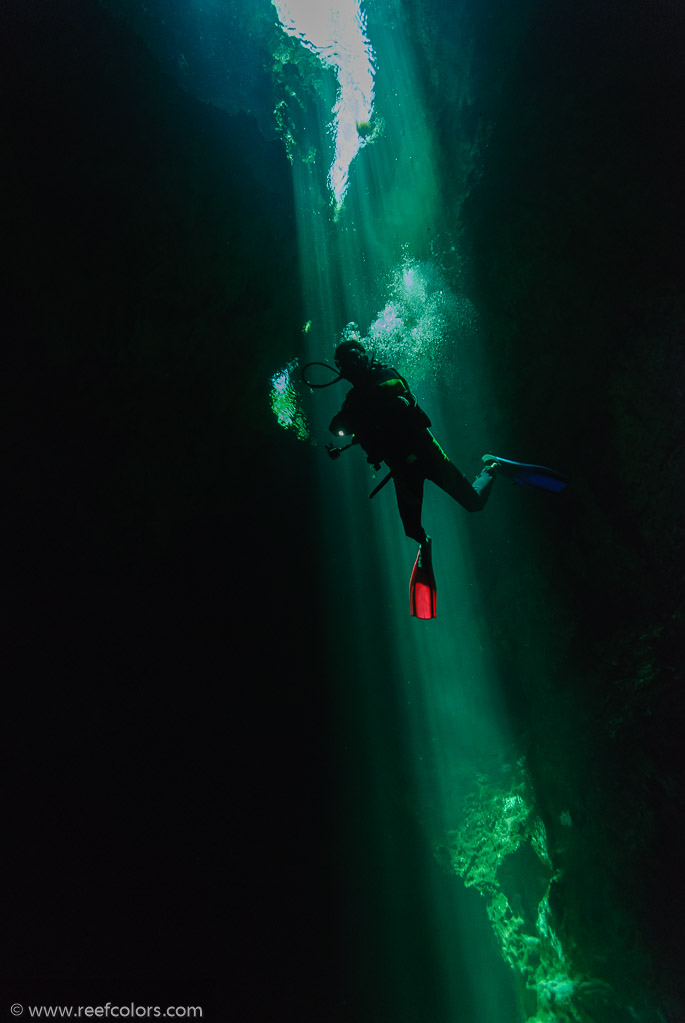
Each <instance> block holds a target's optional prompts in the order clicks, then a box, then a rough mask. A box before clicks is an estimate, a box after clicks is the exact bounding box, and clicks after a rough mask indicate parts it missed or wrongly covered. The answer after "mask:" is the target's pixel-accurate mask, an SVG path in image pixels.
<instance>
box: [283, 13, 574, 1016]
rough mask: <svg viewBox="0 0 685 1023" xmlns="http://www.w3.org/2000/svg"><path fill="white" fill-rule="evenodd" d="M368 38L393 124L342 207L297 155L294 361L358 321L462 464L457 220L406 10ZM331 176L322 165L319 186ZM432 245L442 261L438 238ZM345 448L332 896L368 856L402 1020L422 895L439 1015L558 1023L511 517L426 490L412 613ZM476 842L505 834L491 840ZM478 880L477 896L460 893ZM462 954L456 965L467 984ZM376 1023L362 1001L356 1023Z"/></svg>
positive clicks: (401, 569)
mask: <svg viewBox="0 0 685 1023" xmlns="http://www.w3.org/2000/svg"><path fill="white" fill-rule="evenodd" d="M274 3H275V6H276V7H277V9H278V11H279V17H280V19H281V24H282V25H283V26H284V27H286V26H287V25H289V26H290V27H289V28H287V27H286V31H289V32H290V33H291V34H292V35H298V36H299V37H300V38H302V36H301V35H300V33H301V31H302V29H301V28H300V29H298V28H297V27H296V24H297V23H296V17H295V12H294V11H293V8H292V5H291V6H290V8H287V6H286V4H285V3H284V4H278V3H276V2H275V0H274ZM307 6H310V7H311V8H312V9H315V13H316V19H315V21H316V23H315V27H314V28H313V29H312V31H311V32H310V33H309V34H308V35H307V39H309V42H306V41H305V40H304V39H303V42H305V45H307V46H309V47H310V48H313V47H314V46H315V44H314V43H312V41H311V40H312V39H316V40H318V44H319V45H320V48H321V50H322V51H323V50H326V49H327V48H329V49H330V52H337V51H339V50H340V49H341V47H339V46H338V44H337V43H336V41H335V40H333V41H331V40H330V38H329V37H328V36H326V35H324V33H325V32H327V31H328V29H329V28H330V26H331V25H335V23H336V22H335V11H336V10H337V8H331V9H330V10H328V9H327V10H326V12H325V13H324V12H323V11H322V7H323V6H325V5H320V4H317V5H314V4H310V5H307V4H306V3H303V4H302V5H301V9H300V10H299V11H298V14H299V13H302V11H303V10H304V8H306V7H307ZM310 13H311V11H310ZM368 31H369V38H371V39H372V40H373V46H374V52H375V54H376V58H375V66H376V67H377V68H378V69H379V71H378V74H377V80H376V82H375V85H376V103H377V105H378V104H380V116H382V118H383V120H384V122H385V125H386V130H385V135H384V136H383V138H382V139H380V140H379V141H378V143H377V144H376V145H374V146H372V147H369V148H368V149H367V151H366V153H365V155H364V159H363V160H358V161H356V162H355V164H354V167H353V169H352V176H353V178H354V187H349V188H348V186H349V184H350V179H349V173H348V176H347V178H346V179H345V185H344V189H342V190H339V191H338V192H337V193H335V191H334V194H336V200H335V212H336V214H337V216H334V217H331V216H330V214H329V213H328V211H327V210H326V206H325V204H324V203H323V202H322V200H321V196H320V194H319V192H318V185H317V178H316V172H315V164H314V163H313V162H312V161H310V160H307V161H297V160H295V161H293V164H292V166H293V184H294V194H295V203H296V211H297V217H298V237H299V246H300V265H301V268H302V292H303V300H304V311H305V315H306V316H307V317H308V323H309V324H310V329H308V330H307V332H306V334H305V344H306V348H307V351H306V358H304V357H303V359H302V361H303V362H304V361H308V360H312V361H313V360H319V361H330V358H331V354H332V348H333V346H334V343H335V341H336V340H337V339H339V338H340V337H341V335H342V334H343V333H344V330H345V328H344V324H348V328H347V329H351V328H350V325H351V323H352V321H355V322H356V323H362V324H364V325H367V326H366V329H365V330H361V329H360V336H362V337H363V338H364V339H365V340H368V343H369V347H370V348H371V349H372V350H375V351H377V352H378V354H379V356H380V357H382V358H383V359H385V360H387V361H391V362H392V363H393V364H397V365H398V367H399V368H400V371H401V372H404V373H406V375H407V376H408V378H409V380H410V383H411V384H412V385H414V386H416V387H417V388H420V392H421V401H422V404H423V402H424V399H425V406H426V408H427V409H428V410H429V411H430V414H431V418H433V420H434V424H435V425H436V432H437V434H438V436H439V437H440V438H441V440H442V439H443V438H444V439H445V447H446V449H447V451H448V453H450V454H452V455H453V456H454V457H455V460H456V461H457V463H458V464H460V465H462V464H463V468H464V469H465V470H466V469H468V467H469V464H471V465H472V464H473V463H474V462H475V461H476V459H477V457H478V454H480V453H482V452H484V451H486V450H489V449H490V444H491V438H486V437H482V436H480V434H479V426H478V423H479V419H480V415H479V413H480V409H481V408H482V405H483V403H484V402H486V401H487V400H488V391H489V386H488V385H489V380H488V376H487V367H486V364H485V359H484V353H483V351H482V343H481V337H480V334H479V329H478V316H477V312H476V310H475V308H474V307H473V305H472V304H471V302H470V301H469V300H468V298H467V297H466V296H465V295H462V294H461V293H460V292H459V290H458V289H456V288H455V287H454V274H453V273H452V274H451V275H450V271H448V270H447V269H446V267H445V265H443V261H442V260H441V259H438V258H437V256H436V254H435V243H436V241H437V236H438V232H437V231H434V229H435V227H436V225H442V224H448V223H450V222H453V221H454V214H453V211H451V210H448V209H445V208H443V206H442V204H441V196H440V188H439V184H438V177H437V172H436V166H437V162H438V161H437V160H436V159H435V147H434V142H433V139H432V136H431V132H430V129H429V127H428V118H427V117H426V111H425V110H424V108H423V100H422V94H421V89H420V87H419V85H418V76H417V74H416V70H415V59H414V55H413V49H412V44H411V43H410V41H409V39H408V37H407V36H406V35H405V33H404V31H403V30H402V28H401V23H400V22H395V23H394V24H393V26H392V29H390V28H389V27H387V28H386V27H385V26H384V25H383V24H382V23H379V22H377V21H374V20H373V19H372V20H371V21H370V24H369V28H368ZM317 33H318V34H317ZM369 46H370V44H369ZM314 106H315V108H316V109H317V110H318V111H319V117H320V118H321V120H320V122H319V123H307V125H306V130H307V133H308V136H309V137H310V138H318V146H317V147H316V148H317V151H319V152H323V151H324V149H325V140H326V133H327V131H328V123H327V121H326V120H325V117H326V116H327V111H326V110H325V109H324V108H323V106H322V104H321V103H318V104H314ZM375 116H376V117H378V116H379V112H376V114H375ZM357 134H358V132H357ZM357 152H358V150H357ZM347 167H348V171H349V169H350V167H351V161H350V163H348V165H347ZM339 180H342V179H339ZM332 182H333V177H332V173H331V175H329V184H330V185H331V188H333V187H334V186H333V184H332ZM343 199H344V200H345V202H344V205H343V202H342V200H343ZM338 200H339V201H338ZM441 244H442V245H443V249H444V250H448V251H449V250H451V251H452V253H453V251H454V246H453V245H451V244H450V243H449V242H445V239H444V238H443V239H442V243H441ZM357 329H359V328H357ZM343 394H344V389H343V387H342V385H341V387H340V388H338V387H333V388H330V389H328V390H326V391H322V392H317V397H316V402H315V403H314V404H311V410H312V414H311V417H310V418H311V430H312V435H313V436H327V437H328V435H327V433H326V429H327V423H328V422H329V421H330V419H331V418H332V416H333V413H334V412H335V411H337V409H338V407H339V405H340V403H341V401H342V397H343ZM309 410H310V405H309V404H308V405H307V411H308V412H309ZM464 431H466V436H467V440H468V444H466V443H465V440H464ZM328 439H330V437H328ZM322 454H323V453H322ZM355 454H356V453H355V452H354V451H352V452H351V453H350V454H348V455H345V457H344V458H342V459H340V461H339V462H337V461H336V462H335V463H333V462H330V461H329V460H328V459H326V458H325V457H324V458H322V459H321V476H320V481H319V495H318V500H319V508H320V516H321V521H322V523H324V524H325V529H326V533H327V535H328V537H329V549H327V550H325V551H323V552H322V556H321V558H320V563H321V566H322V588H323V593H324V594H325V596H324V599H325V601H326V606H327V607H328V608H329V610H330V614H331V616H332V618H333V620H334V621H335V622H336V623H344V629H340V627H339V626H338V624H336V625H335V626H333V625H332V636H331V639H332V643H333V644H334V649H335V650H336V655H337V656H336V663H335V664H332V665H331V666H330V668H329V674H330V678H329V680H328V681H329V684H331V685H333V686H334V687H335V692H336V700H337V705H338V712H339V713H338V718H339V723H338V727H339V733H338V745H339V750H340V757H341V762H342V763H344V764H345V766H346V769H347V776H348V781H347V790H346V791H343V792H342V793H341V797H340V799H341V828H342V829H343V831H344V838H343V839H342V841H341V847H342V853H341V863H340V865H339V869H340V871H341V873H342V875H343V877H345V882H344V884H343V886H342V887H343V889H344V890H349V889H350V888H354V886H355V884H356V881H355V879H354V878H353V877H352V875H351V874H350V873H347V871H352V872H353V871H354V868H353V867H352V866H350V867H348V866H347V863H346V862H345V861H346V859H349V860H350V862H351V863H356V862H358V860H359V858H360V857H362V858H363V859H364V861H365V862H366V863H367V864H368V866H367V868H366V869H368V870H369V871H370V876H371V877H373V879H374V881H373V886H374V895H373V899H374V901H373V906H374V920H373V921H372V922H371V924H370V926H373V927H374V928H375V929H376V932H377V933H378V934H379V936H380V939H379V940H381V941H384V942H385V944H386V946H387V947H386V950H385V952H384V953H383V956H381V957H380V960H382V961H378V962H377V964H376V966H377V974H378V976H377V978H376V981H375V982H374V983H375V984H377V985H378V987H379V988H381V987H382V988H383V989H384V990H385V991H386V992H390V993H387V994H386V995H385V996H384V997H386V1002H385V1003H384V1005H383V1012H384V1013H385V1014H386V1018H390V1015H389V1014H391V1015H392V1018H394V1019H395V1020H397V1021H404V1020H405V1019H406V1020H407V1021H408V1020H409V1019H414V1018H415V1014H414V1015H412V1013H413V1012H414V1009H413V1008H412V1006H415V1005H416V1003H417V999H420V998H421V997H422V995H421V990H424V991H425V986H426V985H425V972H422V971H424V970H425V967H422V966H421V964H420V963H419V962H418V960H417V959H416V957H415V956H413V955H412V954H410V953H409V952H408V951H407V950H408V949H409V948H411V947H412V938H411V937H410V936H409V935H408V933H407V931H406V928H407V926H408V925H407V923H406V912H407V911H406V907H404V908H403V900H406V899H407V898H408V895H407V893H408V892H411V899H413V900H418V901H419V902H420V905H421V908H420V913H421V918H422V920H423V921H424V927H425V930H424V932H423V934H424V944H425V947H426V949H429V950H430V957H431V967H430V970H431V976H432V978H433V982H434V984H435V992H436V994H435V998H436V999H437V1001H436V1006H435V1007H434V1011H433V1013H432V1015H431V1018H432V1019H433V1020H434V1023H438V1021H439V1023H448V1021H452V1020H454V1019H457V1018H463V1012H464V1005H465V1003H469V1002H470V1003H471V1004H472V1005H473V1006H478V1015H477V1016H476V1015H475V1014H474V1017H473V1018H474V1019H475V1018H477V1019H479V1020H481V1019H482V1020H483V1021H485V1023H501V1021H502V1020H503V1019H507V1020H512V1021H514V1020H521V1021H524V1020H528V1021H530V1023H533V1021H534V1020H536V1021H537V1023H543V1021H545V1023H547V1021H551V1019H552V1018H554V1017H553V1016H551V1015H550V1013H552V1012H554V1011H557V1012H558V1013H559V1015H558V1020H559V1021H561V1020H569V1021H570V1020H573V1019H575V1018H576V1017H575V1016H574V1013H575V1008H574V994H575V990H576V985H575V981H574V980H573V979H572V970H571V967H570V965H569V963H568V961H567V958H566V956H565V954H564V950H563V949H561V947H560V945H559V940H558V937H557V935H556V932H555V929H554V923H553V920H552V918H551V912H550V908H549V891H550V886H551V884H552V881H553V877H554V868H553V865H552V863H551V860H550V858H549V852H548V850H547V848H546V839H545V836H544V827H543V826H542V820H541V817H540V814H539V813H538V811H537V808H536V805H535V796H534V786H533V785H532V783H531V782H530V778H529V775H528V771H527V768H526V764H525V761H524V760H522V758H521V754H520V750H518V749H517V746H516V742H515V739H514V735H513V732H512V728H511V724H510V722H509V720H508V717H507V712H506V707H505V700H504V698H503V691H504V689H505V687H506V686H507V685H509V684H510V680H508V679H507V678H505V677H504V676H503V674H502V671H501V667H500V666H499V665H498V664H497V663H496V660H495V658H494V657H493V656H492V655H491V653H490V642H491V640H490V633H491V628H492V627H491V624H490V623H489V622H488V609H487V598H486V593H487V576H488V570H487V569H484V565H483V561H482V558H483V550H484V549H485V548H486V545H487V539H486V537H487V535H488V531H491V530H495V531H497V530H498V529H499V530H500V531H502V532H506V530H507V528H508V526H507V509H506V503H505V507H504V508H502V507H500V509H499V510H498V509H497V508H495V509H492V510H491V509H490V508H489V509H488V512H487V515H488V519H487V520H485V519H484V518H483V519H481V520H480V521H475V520H474V519H468V516H465V517H463V516H464V513H463V511H462V510H461V509H459V508H458V507H457V506H455V505H452V504H451V503H448V500H449V499H447V498H446V497H445V496H444V495H440V494H436V493H434V492H430V490H429V492H427V495H426V502H425V508H426V514H427V516H428V517H430V520H431V523H432V524H433V525H434V526H435V533H434V536H435V542H436V546H435V551H436V564H435V569H436V575H437V576H438V587H439V588H440V594H441V598H440V600H441V607H442V608H443V610H442V612H440V613H439V617H438V618H437V619H435V620H433V621H430V622H416V621H412V622H410V619H409V615H408V607H407V584H408V578H409V570H410V568H411V561H412V559H413V556H414V553H415V548H412V547H411V545H410V544H409V542H408V541H407V540H406V538H405V537H404V534H403V532H402V529H401V526H400V523H399V520H398V516H397V510H396V508H395V505H394V500H393V499H392V494H391V492H390V490H389V489H386V490H385V491H384V496H383V497H382V498H381V497H380V496H379V498H377V499H376V500H375V501H374V502H373V506H370V505H369V502H368V501H367V500H366V499H365V495H366V494H367V493H368V491H369V489H370V486H369V471H368V467H367V466H365V465H364V463H363V459H355V457H354V456H355ZM474 468H475V466H474ZM376 482H377V481H376ZM497 497H498V495H495V498H494V500H495V501H496V500H497ZM429 532H433V527H432V526H431V528H430V529H429ZM474 549H476V550H477V552H478V553H477V554H476V553H474ZM398 551H399V552H400V557H399V558H398V556H397V552H398ZM341 633H342V640H343V643H342V646H341ZM524 662H525V658H523V657H522V659H521V663H522V665H523V664H524ZM401 790H402V793H403V794H402V796H401V797H400V796H399V792H400V791H401ZM484 807H485V808H486V809H484ZM407 814H409V816H410V817H411V818H412V819H413V820H414V821H415V822H417V825H418V826H419V827H420V830H421V834H422V836H423V842H424V849H425V850H426V851H428V854H429V858H432V862H433V865H434V867H435V866H436V864H437V863H438V862H439V863H440V864H441V866H442V868H443V874H442V876H441V878H438V876H437V874H436V873H435V872H434V871H433V870H432V869H431V868H430V866H428V865H427V864H426V862H425V860H422V859H421V855H420V854H419V853H418V852H416V851H412V850H409V849H408V848H405V846H404V845H402V844H401V843H400V844H399V845H398V841H397V840H396V838H395V835H397V834H398V833H403V831H404V829H405V828H406V826H407V825H406V819H407ZM486 820H487V821H489V822H490V824H491V825H492V828H491V830H490V832H488V829H487V827H486V825H485V823H484V822H485V821H486ZM488 834H490V835H491V836H494V837H493V842H495V843H499V844H496V849H495V847H494V846H493V845H492V843H491V844H490V845H489V844H488V842H487V841H486V835H488ZM474 836H480V837H479V838H474ZM497 850H498V851H497ZM464 858H466V859H467V862H468V864H469V867H468V870H467V869H465V868H463V865H462V864H463V860H464ZM389 864H393V871H392V872H391V871H389V869H388V867H389ZM538 876H539V877H540V878H541V880H540V884H539V885H538V886H537V887H536V886H535V885H532V890H533V893H534V894H533V895H532V896H531V897H530V899H529V900H528V901H527V902H526V905H525V912H523V913H519V912H518V910H517V908H516V907H517V906H518V902H517V899H518V895H517V888H520V889H521V891H523V890H524V888H526V885H529V881H530V877H538ZM505 877H506V882H505ZM474 878H478V879H481V878H482V883H481V881H480V880H479V881H478V883H476V881H474V880H473V879H474ZM529 887H530V885H529ZM473 891H477V892H479V893H480V896H481V898H480V900H476V901H473V900H472V899H470V898H467V897H466V895H465V894H464V893H466V892H473ZM451 899H453V900H455V901H456V903H458V908H456V909H455V911H454V914H453V915H452V916H451V917H450V916H446V914H445V912H444V909H443V906H444V905H445V902H446V900H447V901H448V902H449V900H451ZM464 900H466V901H464ZM417 912H418V910H417ZM356 923H357V925H358V924H359V921H356ZM354 924H355V922H354V921H353V923H352V926H351V935H350V940H351V942H352V943H354V942H355V941H359V942H360V952H359V956H360V960H363V958H364V953H363V951H361V949H362V946H363V941H362V939H361V938H360V937H357V934H358V931H359V927H358V926H357V927H355V925H354ZM483 927H487V928H491V929H492V933H494V935H495V938H496V942H497V946H498V948H499V957H498V956H497V954H496V953H495V951H494V949H493V948H492V947H491V941H488V939H487V938H486V937H483V940H482V941H481V942H479V943H476V944H475V945H474V942H473V935H474V934H476V933H478V934H481V935H483V934H484V932H483ZM459 962H463V963H466V964H468V968H467V969H466V973H465V975H464V974H460V973H459V968H458V967H457V965H456V964H457V963H459ZM359 969H360V970H363V969H364V967H363V963H362V962H360V964H359ZM456 976H460V978H461V979H460V982H459V983H458V984H457V983H455V977H456ZM494 977H497V978H498V980H497V981H496V982H493V978H494ZM437 992H439V994H438V993H437ZM438 1004H439V1008H438ZM474 1012H475V1009H474ZM372 1017H373V1013H372V1011H371V1009H370V1008H369V1016H368V1017H364V1018H372Z"/></svg>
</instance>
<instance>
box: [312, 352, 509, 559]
mask: <svg viewBox="0 0 685 1023" xmlns="http://www.w3.org/2000/svg"><path fill="white" fill-rule="evenodd" d="M334 359H335V364H336V366H337V367H338V370H339V372H340V375H341V376H342V377H343V378H344V379H345V380H348V381H349V382H350V383H351V384H352V390H351V391H349V392H348V394H347V397H346V398H345V401H344V403H343V406H342V408H341V410H340V412H338V414H337V415H336V416H334V418H333V421H332V422H331V425H330V427H329V429H330V430H331V433H335V434H337V435H338V436H339V437H347V436H349V435H350V434H353V435H354V443H357V444H359V445H360V446H361V447H362V448H363V449H364V451H365V452H366V456H367V461H368V462H369V463H370V464H371V465H373V466H374V468H376V469H380V462H382V461H383V462H385V463H386V464H387V465H388V468H389V469H390V472H391V476H392V480H393V482H394V484H395V493H396V495H397V507H398V510H399V513H400V518H401V519H402V524H403V526H404V532H405V533H406V535H407V536H408V537H410V538H411V539H412V540H416V542H417V543H418V544H420V545H423V544H426V543H430V539H429V537H428V536H427V535H426V531H425V529H424V528H423V526H422V524H421V508H422V505H423V484H424V480H427V479H428V480H432V481H433V483H437V485H438V486H439V487H440V488H441V489H442V490H444V491H445V493H447V494H449V495H450V497H453V498H454V500H455V501H458V502H459V504H461V505H462V507H464V508H466V510H467V511H470V512H475V511H480V510H481V509H482V508H484V507H485V504H486V502H487V500H488V498H489V496H490V492H491V490H492V485H493V483H494V481H495V475H496V473H497V462H496V459H494V458H490V459H489V461H488V464H487V465H486V466H485V468H484V469H483V471H482V472H481V474H480V475H479V476H478V478H477V479H476V480H475V481H474V483H473V484H471V483H469V481H468V480H467V479H466V477H465V476H464V475H463V473H461V472H460V471H459V469H457V467H456V465H455V464H454V463H453V462H451V461H450V459H449V458H448V457H447V455H446V454H445V452H444V451H443V450H442V448H441V447H440V445H439V444H438V442H437V440H436V439H435V437H434V436H433V434H432V433H431V432H430V430H429V427H430V425H431V421H430V419H429V418H428V416H427V415H426V413H425V412H424V411H423V409H421V408H420V407H419V404H418V401H417V399H416V396H415V395H414V394H412V392H411V390H410V388H409V384H408V383H407V381H406V380H405V379H404V377H403V376H402V375H401V374H400V373H399V372H398V371H397V370H396V369H394V367H392V366H386V365H384V364H383V363H380V362H376V361H375V360H374V359H370V358H369V357H368V355H367V354H366V350H365V349H364V346H363V345H362V344H361V342H359V341H343V342H342V343H341V344H339V345H338V347H337V348H336V350H335V357H334Z"/></svg>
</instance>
